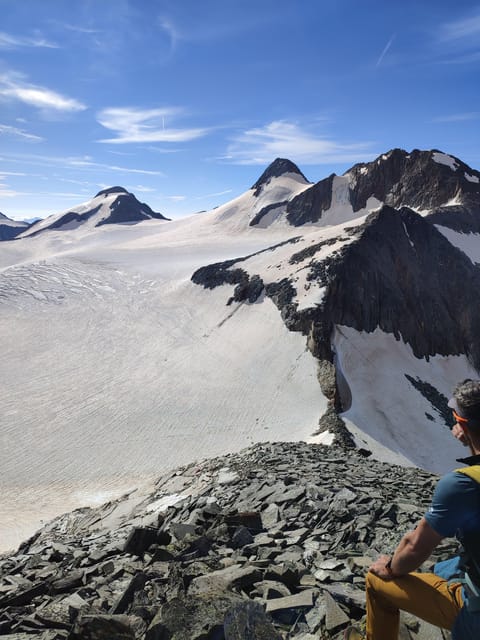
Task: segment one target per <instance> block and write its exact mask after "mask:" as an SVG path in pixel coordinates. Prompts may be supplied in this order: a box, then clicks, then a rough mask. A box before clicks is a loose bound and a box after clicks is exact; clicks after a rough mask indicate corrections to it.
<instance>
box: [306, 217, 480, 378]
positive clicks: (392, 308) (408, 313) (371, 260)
mask: <svg viewBox="0 0 480 640" xmlns="http://www.w3.org/2000/svg"><path fill="white" fill-rule="evenodd" d="M314 277H315V276H314ZM320 277H322V274H320ZM328 280H329V291H328V294H327V296H326V299H325V304H324V313H325V315H326V316H327V317H328V318H329V319H330V320H331V321H332V322H333V323H335V324H344V325H347V326H350V327H353V328H355V329H357V330H359V331H367V332H371V331H374V329H375V328H376V327H380V329H382V330H383V331H385V332H387V333H393V334H394V335H395V337H396V338H397V339H400V338H402V339H403V340H404V341H405V342H407V343H408V344H410V345H411V347H412V349H413V352H414V354H415V355H416V356H417V357H418V358H422V357H427V358H428V356H432V355H434V354H441V355H448V354H466V355H467V356H468V357H469V359H470V360H471V362H472V364H473V365H474V366H475V367H476V368H477V369H478V368H480V345H479V343H478V334H479V330H480V320H479V315H478V314H479V312H480V299H479V298H478V294H477V292H478V290H479V286H480V270H479V268H478V267H477V266H476V265H474V264H473V263H472V262H471V261H470V260H469V258H468V257H467V256H466V255H465V254H464V253H463V252H462V251H460V250H459V249H457V248H456V247H454V246H452V245H451V244H450V243H449V242H448V241H447V240H446V238H445V237H444V236H443V235H442V234H441V233H440V232H438V231H437V230H436V228H435V227H434V226H432V225H431V224H430V223H429V222H428V221H426V220H424V219H423V218H422V217H421V216H419V215H418V214H416V213H414V212H413V211H411V210H410V209H407V208H403V209H401V210H400V211H395V210H393V209H391V208H390V207H383V208H382V209H381V211H379V212H375V213H373V214H371V215H370V216H369V217H368V218H367V221H366V223H365V226H364V229H363V231H362V232H361V235H360V237H359V241H358V242H353V243H351V244H349V245H347V246H346V247H345V248H344V250H343V251H341V252H340V255H339V256H338V258H337V259H336V260H335V261H334V262H333V263H332V264H331V265H330V268H329V270H328ZM460 292H461V293H460ZM366 301H368V303H367V304H366Z"/></svg>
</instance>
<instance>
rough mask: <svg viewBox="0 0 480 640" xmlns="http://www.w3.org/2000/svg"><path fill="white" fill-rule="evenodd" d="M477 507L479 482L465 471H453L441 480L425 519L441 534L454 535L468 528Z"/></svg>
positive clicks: (444, 535) (445, 535)
mask: <svg viewBox="0 0 480 640" xmlns="http://www.w3.org/2000/svg"><path fill="white" fill-rule="evenodd" d="M477 509H478V487H477V483H476V482H475V481H474V480H472V479H471V478H469V477H468V476H467V475H465V474H464V473H458V472H456V471H453V472H451V473H447V475H445V476H443V478H441V479H440V480H439V482H438V484H437V486H436V488H435V491H434V494H433V498H432V503H431V505H430V507H429V509H428V511H427V513H426V514H425V519H426V521H427V522H428V524H429V525H430V526H431V527H432V529H433V530H434V531H436V532H437V533H438V534H439V535H441V536H443V537H444V538H446V537H453V536H454V535H455V534H456V533H457V532H458V531H462V530H464V529H465V528H468V525H469V521H470V520H471V518H472V515H473V514H475V513H476V510H477Z"/></svg>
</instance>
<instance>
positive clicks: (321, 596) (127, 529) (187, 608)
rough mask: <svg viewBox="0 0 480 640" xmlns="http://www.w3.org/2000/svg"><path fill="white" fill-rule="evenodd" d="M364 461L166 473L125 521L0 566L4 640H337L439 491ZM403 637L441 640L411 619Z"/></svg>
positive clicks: (324, 452)
mask: <svg viewBox="0 0 480 640" xmlns="http://www.w3.org/2000/svg"><path fill="white" fill-rule="evenodd" d="M365 455H368V452H356V451H352V450H345V449H343V448H339V447H323V446H318V445H308V444H305V443H278V444H264V445H256V446H255V447H251V448H250V449H246V450H245V451H243V452H241V453H240V454H231V455H227V456H223V457H219V458H215V459H212V460H207V461H203V462H201V463H194V464H191V465H188V466H186V467H182V468H179V469H177V470H175V471H174V472H170V473H167V474H165V476H163V477H162V478H160V479H159V480H158V482H157V483H156V488H155V490H154V492H153V493H152V494H151V495H150V496H149V497H148V498H147V499H146V500H143V501H142V502H139V503H138V504H137V505H136V506H135V507H133V508H131V511H130V512H128V510H126V509H125V507H124V506H123V503H122V500H121V499H120V500H118V501H115V502H113V503H108V504H107V505H104V506H103V507H100V508H97V509H80V510H78V511H76V512H73V513H72V514H66V515H64V516H61V517H59V518H57V519H56V520H55V521H53V522H52V523H50V524H48V525H47V526H46V527H45V528H44V529H43V530H42V531H40V532H39V533H38V534H36V535H35V536H34V537H32V538H31V539H30V540H29V541H27V542H25V543H24V544H23V545H21V547H20V549H19V550H18V552H17V553H15V554H13V555H11V556H0V635H3V636H6V637H12V638H22V639H23V638H24V635H23V634H25V637H28V638H39V639H42V640H47V639H50V640H80V639H82V640H113V639H123V640H158V639H161V640H165V639H170V640H187V639H188V640H205V639H206V638H210V639H211V640H214V639H218V640H248V639H251V640H254V639H255V640H281V639H286V638H292V639H295V638H297V639H298V640H302V639H303V640H306V639H308V640H311V638H324V639H325V640H328V639H329V638H331V639H335V640H339V639H340V638H341V637H342V633H343V629H344V628H345V627H346V626H347V625H349V624H351V623H352V622H355V621H359V622H361V621H362V619H363V618H364V616H365V597H364V576H365V572H366V569H367V568H368V566H369V564H370V563H371V561H372V560H373V559H374V558H375V557H376V556H377V554H378V553H379V552H387V553H388V552H391V551H392V550H393V548H394V547H395V546H396V544H397V543H398V541H399V539H400V537H401V535H402V534H403V533H405V532H406V531H407V530H410V529H411V528H412V527H413V526H414V525H415V524H416V522H417V521H418V520H419V519H420V517H421V516H422V515H423V513H424V511H425V510H426V508H427V505H428V502H429V498H430V495H431V493H432V491H433V488H434V485H435V482H436V478H435V477H434V476H432V475H430V474H428V473H426V472H423V471H420V470H418V469H413V468H402V467H397V466H394V465H387V464H382V463H379V462H377V461H375V460H372V459H370V458H369V459H368V460H367V459H365V457H364V456H365ZM172 491H174V492H179V493H180V494H181V495H178V493H175V494H173V495H174V496H176V497H177V500H176V502H175V501H174V500H171V501H170V504H172V503H174V504H173V505H172V506H170V507H168V508H167V507H164V508H163V509H161V510H160V512H159V509H160V507H156V505H158V504H159V501H160V500H162V498H166V497H167V496H168V497H169V498H171V497H173V496H172ZM116 509H118V512H119V513H121V514H122V516H121V517H120V518H118V517H116V518H115V519H116V522H117V523H118V528H116V529H114V530H113V529H108V528H107V527H106V526H105V524H104V522H105V521H106V519H108V516H109V515H110V514H111V513H112V511H113V512H115V510H116ZM147 522H148V523H149V524H148V526H147V524H146V523H147ZM207 542H208V544H207ZM453 549H454V547H453V546H452V544H449V543H448V542H444V543H443V544H442V545H441V547H439V548H438V549H437V553H436V556H435V557H436V559H443V558H445V557H448V556H450V555H452V554H453ZM431 564H432V562H431V561H430V562H428V563H427V564H426V567H425V569H427V570H429V569H430V567H431ZM405 625H408V631H407V628H406V627H405ZM402 634H403V635H402ZM400 635H401V637H408V638H411V639H412V640H431V638H432V637H438V638H440V637H442V636H432V635H431V628H430V627H429V626H428V625H425V624H423V623H418V622H417V621H415V622H414V623H413V622H412V620H411V619H409V618H408V617H407V618H402V624H401V634H400Z"/></svg>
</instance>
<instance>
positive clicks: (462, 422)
mask: <svg viewBox="0 0 480 640" xmlns="http://www.w3.org/2000/svg"><path fill="white" fill-rule="evenodd" d="M452 413H453V417H454V419H455V422H458V423H459V424H468V420H467V418H462V416H459V415H458V413H457V412H456V411H454V410H452Z"/></svg>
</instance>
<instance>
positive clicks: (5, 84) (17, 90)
mask: <svg viewBox="0 0 480 640" xmlns="http://www.w3.org/2000/svg"><path fill="white" fill-rule="evenodd" d="M0 96H3V97H4V98H7V99H11V100H17V101H19V102H23V103H25V104H28V105H30V106H32V107H36V108H38V109H43V110H47V111H51V110H53V111H62V112H65V111H67V112H68V111H83V110H84V109H86V108H87V107H86V106H85V105H84V104H82V103H81V102H79V101H78V100H75V99H74V98H68V97H66V96H63V95H62V94H60V93H57V92H56V91H52V90H51V89H47V88H45V87H40V86H36V85H33V84H30V83H27V82H26V81H25V80H24V79H23V76H21V75H20V74H18V73H3V74H0Z"/></svg>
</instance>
